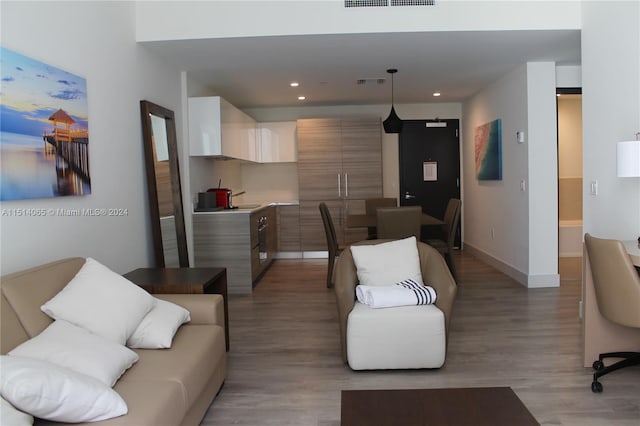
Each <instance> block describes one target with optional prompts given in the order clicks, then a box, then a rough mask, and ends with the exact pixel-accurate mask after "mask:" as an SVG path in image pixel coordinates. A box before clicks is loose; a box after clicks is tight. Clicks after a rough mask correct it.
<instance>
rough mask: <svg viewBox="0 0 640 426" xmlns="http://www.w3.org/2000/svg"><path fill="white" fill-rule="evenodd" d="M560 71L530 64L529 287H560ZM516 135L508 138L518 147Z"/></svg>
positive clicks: (551, 65)
mask: <svg viewBox="0 0 640 426" xmlns="http://www.w3.org/2000/svg"><path fill="white" fill-rule="evenodd" d="M556 117H557V114H556V69H555V63H553V62H532V63H528V64H527V124H526V125H527V128H528V133H527V135H528V136H527V137H526V141H525V143H524V145H525V146H526V147H527V149H528V160H527V162H528V164H529V167H528V170H529V176H528V179H527V182H526V187H525V193H528V194H529V270H528V277H527V283H526V284H527V286H528V287H550V286H559V285H560V276H559V275H558V131H557V126H556ZM515 139H516V135H515V132H514V133H511V134H507V135H506V141H507V143H512V144H513V143H515Z"/></svg>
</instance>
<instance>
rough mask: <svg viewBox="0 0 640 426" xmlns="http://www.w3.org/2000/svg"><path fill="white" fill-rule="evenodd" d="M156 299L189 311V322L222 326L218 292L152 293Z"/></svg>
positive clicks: (220, 302) (220, 299)
mask: <svg viewBox="0 0 640 426" xmlns="http://www.w3.org/2000/svg"><path fill="white" fill-rule="evenodd" d="M154 296H155V297H157V298H158V299H162V300H166V301H167V302H172V303H175V304H176V305H180V306H182V307H183V308H185V309H186V310H188V311H189V314H190V315H191V322H190V324H215V325H219V326H220V327H222V328H224V301H223V298H222V296H221V295H219V294H154Z"/></svg>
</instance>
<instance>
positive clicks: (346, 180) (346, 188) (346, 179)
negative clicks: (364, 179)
mask: <svg viewBox="0 0 640 426" xmlns="http://www.w3.org/2000/svg"><path fill="white" fill-rule="evenodd" d="M344 198H349V174H348V173H345V174H344Z"/></svg>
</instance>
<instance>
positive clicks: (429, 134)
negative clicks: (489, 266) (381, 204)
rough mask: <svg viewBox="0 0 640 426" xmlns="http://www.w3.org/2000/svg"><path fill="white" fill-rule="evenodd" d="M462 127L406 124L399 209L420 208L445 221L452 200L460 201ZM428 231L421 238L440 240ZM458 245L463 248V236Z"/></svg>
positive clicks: (402, 139) (444, 123) (443, 122)
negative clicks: (446, 211) (445, 213)
mask: <svg viewBox="0 0 640 426" xmlns="http://www.w3.org/2000/svg"><path fill="white" fill-rule="evenodd" d="M459 127H460V123H459V120H457V119H447V120H438V121H435V120H404V121H403V127H402V132H401V133H400V138H399V148H400V156H399V158H400V165H399V167H400V205H402V206H416V205H419V206H422V211H423V212H425V213H427V214H429V215H431V216H435V217H438V218H443V217H444V211H445V209H446V208H447V203H448V201H449V199H450V198H460V138H459V136H458V135H459ZM458 226H459V225H458ZM429 228H430V227H424V228H423V235H422V238H439V237H441V234H440V230H439V229H429ZM456 245H457V246H458V247H459V246H460V232H458V236H457V238H456Z"/></svg>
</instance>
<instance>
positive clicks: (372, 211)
mask: <svg viewBox="0 0 640 426" xmlns="http://www.w3.org/2000/svg"><path fill="white" fill-rule="evenodd" d="M397 205H398V200H396V199H395V198H386V197H385V198H367V199H365V200H364V210H365V213H366V214H367V215H368V216H375V215H376V211H377V210H378V208H380V207H396V206H397ZM376 238H377V232H376V228H375V227H374V226H369V227H368V228H367V240H375V239H376Z"/></svg>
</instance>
